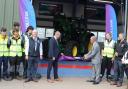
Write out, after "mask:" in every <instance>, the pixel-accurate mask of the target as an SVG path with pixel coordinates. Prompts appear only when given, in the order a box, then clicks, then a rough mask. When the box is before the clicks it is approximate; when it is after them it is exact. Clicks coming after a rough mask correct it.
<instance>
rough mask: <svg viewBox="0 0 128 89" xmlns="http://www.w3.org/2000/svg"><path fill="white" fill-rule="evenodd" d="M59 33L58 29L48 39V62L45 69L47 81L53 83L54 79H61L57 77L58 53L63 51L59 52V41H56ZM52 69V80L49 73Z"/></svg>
mask: <svg viewBox="0 0 128 89" xmlns="http://www.w3.org/2000/svg"><path fill="white" fill-rule="evenodd" d="M60 36H61V33H60V32H59V31H56V32H55V35H54V37H52V38H51V39H50V41H49V53H48V56H49V59H50V60H49V63H48V69H47V81H48V82H50V83H54V80H55V81H62V80H61V79H60V78H59V77H58V58H59V55H60V54H61V55H63V53H61V52H60V49H59V43H58V39H59V38H60ZM52 67H53V70H54V80H52V79H51V77H50V74H51V70H52Z"/></svg>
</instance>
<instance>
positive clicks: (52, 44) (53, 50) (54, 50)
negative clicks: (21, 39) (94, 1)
mask: <svg viewBox="0 0 128 89" xmlns="http://www.w3.org/2000/svg"><path fill="white" fill-rule="evenodd" d="M59 54H60V50H59V46H58V43H57V41H56V39H55V38H54V37H52V38H51V39H50V40H49V52H48V56H49V58H53V57H55V58H58V56H59Z"/></svg>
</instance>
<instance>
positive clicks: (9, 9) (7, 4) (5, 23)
mask: <svg viewBox="0 0 128 89" xmlns="http://www.w3.org/2000/svg"><path fill="white" fill-rule="evenodd" d="M13 22H19V8H18V0H0V28H1V27H6V28H7V29H8V30H10V29H12V26H13Z"/></svg>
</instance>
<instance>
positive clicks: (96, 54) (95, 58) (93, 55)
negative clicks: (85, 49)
mask: <svg viewBox="0 0 128 89" xmlns="http://www.w3.org/2000/svg"><path fill="white" fill-rule="evenodd" d="M87 55H88V59H91V61H92V64H98V63H101V55H100V46H99V44H98V43H97V42H95V43H93V47H92V50H91V51H90V52H89V53H88V54H87Z"/></svg>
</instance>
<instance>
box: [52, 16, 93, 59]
mask: <svg viewBox="0 0 128 89" xmlns="http://www.w3.org/2000/svg"><path fill="white" fill-rule="evenodd" d="M81 22H82V21H81V19H77V18H75V19H73V18H67V17H66V16H65V15H56V16H55V18H54V27H55V29H56V30H59V31H60V32H61V33H62V36H61V42H60V48H61V50H62V51H63V52H64V54H65V55H67V56H73V57H76V56H83V55H84V54H85V53H87V52H88V46H89V42H90V37H91V36H92V35H93V34H91V33H90V32H87V30H86V29H85V28H84V23H81ZM82 26H83V27H82Z"/></svg>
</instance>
